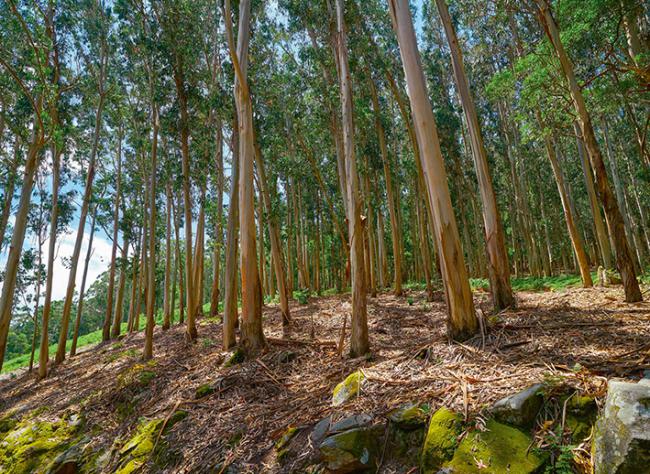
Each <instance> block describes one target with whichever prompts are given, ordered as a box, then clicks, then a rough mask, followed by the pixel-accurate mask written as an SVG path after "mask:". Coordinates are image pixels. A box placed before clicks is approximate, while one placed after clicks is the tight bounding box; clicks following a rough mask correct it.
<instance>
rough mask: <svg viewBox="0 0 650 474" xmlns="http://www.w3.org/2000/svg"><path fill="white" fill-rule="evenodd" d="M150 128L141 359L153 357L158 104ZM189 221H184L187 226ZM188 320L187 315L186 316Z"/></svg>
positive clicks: (152, 110) (153, 109) (154, 105)
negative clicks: (145, 294) (144, 296)
mask: <svg viewBox="0 0 650 474" xmlns="http://www.w3.org/2000/svg"><path fill="white" fill-rule="evenodd" d="M151 115H152V130H151V169H150V173H151V177H150V178H149V183H150V184H149V265H148V268H147V270H148V272H147V299H146V311H147V325H146V327H145V333H144V350H143V352H142V359H143V360H149V359H151V358H152V357H153V330H154V326H155V325H156V321H155V319H154V312H155V309H156V308H155V306H156V164H157V159H158V128H159V126H160V125H159V121H158V106H157V105H156V104H152V107H151ZM190 224H191V222H186V223H185V225H186V226H189V225H190ZM188 322H189V317H188ZM118 328H119V325H118Z"/></svg>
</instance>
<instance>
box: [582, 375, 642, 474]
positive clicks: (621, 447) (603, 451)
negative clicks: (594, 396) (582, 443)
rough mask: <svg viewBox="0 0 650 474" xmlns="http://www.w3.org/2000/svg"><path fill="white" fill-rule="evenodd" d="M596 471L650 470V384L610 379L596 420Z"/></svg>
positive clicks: (603, 473)
mask: <svg viewBox="0 0 650 474" xmlns="http://www.w3.org/2000/svg"><path fill="white" fill-rule="evenodd" d="M592 449H593V458H594V467H595V473H596V474H624V473H625V474H627V473H634V474H646V473H650V386H649V385H647V384H645V383H643V384H642V383H629V382H622V381H616V380H610V381H609V384H608V391H607V399H606V401H605V408H604V410H603V413H602V414H601V416H600V418H599V419H598V421H597V423H596V428H595V435H594V442H593V446H592Z"/></svg>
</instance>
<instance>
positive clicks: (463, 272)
mask: <svg viewBox="0 0 650 474" xmlns="http://www.w3.org/2000/svg"><path fill="white" fill-rule="evenodd" d="M389 8H390V13H391V16H392V19H393V26H394V28H395V30H396V33H397V41H398V44H399V48H400V55H401V57H402V64H403V66H404V74H405V76H406V84H407V87H408V91H409V100H410V102H411V109H412V111H413V116H414V118H415V120H414V123H415V127H416V130H417V141H418V145H419V148H420V155H421V157H422V166H423V171H424V178H425V184H426V186H427V190H428V194H429V204H430V206H431V214H432V215H433V218H434V221H435V222H434V230H435V233H436V241H437V245H438V257H439V261H440V270H441V273H442V280H443V284H444V287H445V295H446V298H447V305H448V311H449V324H448V332H449V336H450V337H451V338H454V339H465V338H468V337H471V336H472V335H474V334H475V333H476V331H477V330H478V321H477V318H476V314H475V312H474V302H473V300H472V292H471V290H470V287H469V279H468V277H467V269H466V268H465V261H464V258H463V254H462V250H461V248H460V238H459V235H458V228H457V226H456V220H455V217H454V211H453V207H452V204H451V197H450V195H449V188H448V186H447V173H446V171H445V167H444V162H443V159H442V153H441V151H440V142H439V140H438V132H437V129H436V124H435V120H434V117H433V110H432V108H431V103H430V102H429V96H428V93H427V88H426V80H425V78H424V73H423V71H422V66H421V62H420V54H419V52H418V49H417V42H416V38H415V31H414V29H413V22H412V19H411V12H410V10H409V4H408V0H389Z"/></svg>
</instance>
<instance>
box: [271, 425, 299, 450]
mask: <svg viewBox="0 0 650 474" xmlns="http://www.w3.org/2000/svg"><path fill="white" fill-rule="evenodd" d="M296 433H298V428H296V427H294V426H290V427H289V428H287V429H286V431H285V432H284V433H282V436H280V439H279V440H278V441H277V442H276V443H275V449H276V451H278V452H279V451H282V450H283V449H284V448H285V447H286V446H287V445H288V444H289V441H291V439H292V438H293V437H294V436H296Z"/></svg>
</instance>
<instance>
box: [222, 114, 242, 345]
mask: <svg viewBox="0 0 650 474" xmlns="http://www.w3.org/2000/svg"><path fill="white" fill-rule="evenodd" d="M233 120H234V123H233V129H232V130H233V140H232V171H231V176H230V178H231V179H230V199H229V201H228V202H229V205H228V222H227V227H226V268H225V275H224V304H223V348H224V349H226V350H227V349H230V348H232V347H233V346H234V345H235V344H236V342H237V341H236V339H235V327H236V325H237V318H238V314H237V249H238V247H239V236H238V234H239V226H238V225H237V223H238V222H239V192H238V189H237V188H238V186H237V183H238V182H239V120H237V117H236V115H235V118H234V119H233Z"/></svg>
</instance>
